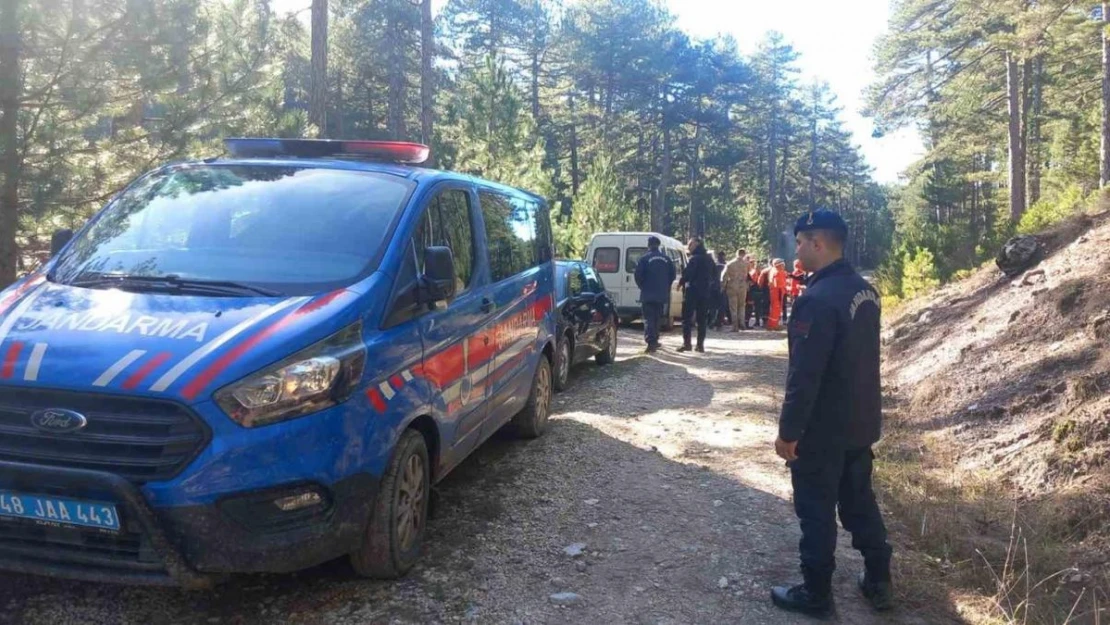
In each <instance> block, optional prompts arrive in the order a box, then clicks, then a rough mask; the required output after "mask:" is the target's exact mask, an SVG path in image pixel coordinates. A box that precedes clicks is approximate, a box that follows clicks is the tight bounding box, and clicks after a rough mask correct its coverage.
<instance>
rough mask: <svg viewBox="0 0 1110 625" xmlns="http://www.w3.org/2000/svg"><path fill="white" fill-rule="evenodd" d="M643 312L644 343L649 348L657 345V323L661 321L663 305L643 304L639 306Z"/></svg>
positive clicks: (655, 303) (656, 303) (654, 303)
mask: <svg viewBox="0 0 1110 625" xmlns="http://www.w3.org/2000/svg"><path fill="white" fill-rule="evenodd" d="M640 306H641V307H642V308H643V312H644V342H645V343H647V344H648V346H649V347H657V346H658V345H659V322H660V321H661V320H662V319H663V304H661V303H658V302H644V303H642V304H641V305H640Z"/></svg>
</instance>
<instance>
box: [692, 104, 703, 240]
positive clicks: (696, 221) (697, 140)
mask: <svg viewBox="0 0 1110 625" xmlns="http://www.w3.org/2000/svg"><path fill="white" fill-rule="evenodd" d="M700 152H701V124H697V123H695V124H694V149H693V153H692V154H691V155H690V234H692V235H694V236H698V237H704V236H705V219H704V217H703V215H702V214H701V208H700V204H699V203H698V199H699V198H698V182H699V177H700V173H701V172H699V171H698V164H699V162H700Z"/></svg>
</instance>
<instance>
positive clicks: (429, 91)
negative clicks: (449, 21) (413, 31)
mask: <svg viewBox="0 0 1110 625" xmlns="http://www.w3.org/2000/svg"><path fill="white" fill-rule="evenodd" d="M435 37H436V35H435V22H433V21H432V0H422V1H421V3H420V141H421V142H422V143H424V144H425V145H431V144H432V132H433V131H434V126H435V114H436V112H435V73H434V70H433V69H432V61H433V59H434V58H435V47H436V40H435ZM428 165H429V166H434V165H435V153H434V152H433V153H432V155H431V156H430V157H429V159H428Z"/></svg>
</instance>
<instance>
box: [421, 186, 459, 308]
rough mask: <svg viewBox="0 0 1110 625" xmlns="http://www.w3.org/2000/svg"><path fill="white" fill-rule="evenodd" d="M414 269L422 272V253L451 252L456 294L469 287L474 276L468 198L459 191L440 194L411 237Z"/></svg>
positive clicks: (453, 190) (434, 199)
mask: <svg viewBox="0 0 1110 625" xmlns="http://www.w3.org/2000/svg"><path fill="white" fill-rule="evenodd" d="M413 242H414V243H415V245H416V261H417V267H418V269H419V270H420V272H421V273H423V272H424V250H425V249H426V248H428V247H432V246H442V247H449V248H451V253H452V254H453V255H454V257H455V277H456V279H457V282H458V291H459V292H462V291H463V290H465V289H466V288H467V287H468V286H470V279H471V278H472V277H473V276H474V232H473V230H472V229H471V227H470V196H469V194H467V192H466V191H463V190H461V189H451V190H448V191H443V192H442V193H440V194H439V195H437V196H436V197H435V198H433V199H432V201H431V202H430V203H429V204H428V209H427V210H425V211H424V216H423V217H422V218H421V220H420V225H418V226H417V227H416V233H415V234H414V235H413Z"/></svg>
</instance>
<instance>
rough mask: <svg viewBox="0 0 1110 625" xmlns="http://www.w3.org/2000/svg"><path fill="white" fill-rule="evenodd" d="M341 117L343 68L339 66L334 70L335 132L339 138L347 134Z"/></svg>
mask: <svg viewBox="0 0 1110 625" xmlns="http://www.w3.org/2000/svg"><path fill="white" fill-rule="evenodd" d="M343 117H344V115H343V69H342V68H340V69H338V70H336V72H335V133H336V136H337V137H339V138H343V137H345V136H346V135H347V129H346V128H345V127H344V126H343Z"/></svg>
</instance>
